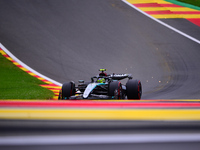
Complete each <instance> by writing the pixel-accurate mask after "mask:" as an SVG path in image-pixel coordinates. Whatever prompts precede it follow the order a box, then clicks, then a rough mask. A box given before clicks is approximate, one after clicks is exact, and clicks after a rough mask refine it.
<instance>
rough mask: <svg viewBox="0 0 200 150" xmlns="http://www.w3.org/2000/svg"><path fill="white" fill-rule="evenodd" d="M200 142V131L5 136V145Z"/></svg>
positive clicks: (0, 142)
mask: <svg viewBox="0 0 200 150" xmlns="http://www.w3.org/2000/svg"><path fill="white" fill-rule="evenodd" d="M160 142H162V143H167V142H200V133H182V134H181V133H177V134H176V133H171V134H170V133H169V134H112V135H111V134H104V135H40V136H3V137H0V146H3V145H10V146H11V145H48V144H50V145H58V144H65V145H68V144H108V143H160Z"/></svg>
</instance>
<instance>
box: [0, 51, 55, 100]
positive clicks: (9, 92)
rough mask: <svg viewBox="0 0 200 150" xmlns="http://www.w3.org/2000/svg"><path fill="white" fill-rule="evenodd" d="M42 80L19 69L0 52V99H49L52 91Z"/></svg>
mask: <svg viewBox="0 0 200 150" xmlns="http://www.w3.org/2000/svg"><path fill="white" fill-rule="evenodd" d="M40 84H44V82H42V81H40V80H39V79H37V78H35V77H33V76H31V75H29V74H27V73H26V72H24V71H23V70H21V69H19V68H18V67H17V66H15V65H14V64H13V63H12V62H10V61H9V60H7V59H6V58H5V57H4V56H2V55H1V54H0V99H49V98H52V97H53V95H54V93H53V92H52V91H50V90H48V89H46V88H43V87H41V86H39V85H40Z"/></svg>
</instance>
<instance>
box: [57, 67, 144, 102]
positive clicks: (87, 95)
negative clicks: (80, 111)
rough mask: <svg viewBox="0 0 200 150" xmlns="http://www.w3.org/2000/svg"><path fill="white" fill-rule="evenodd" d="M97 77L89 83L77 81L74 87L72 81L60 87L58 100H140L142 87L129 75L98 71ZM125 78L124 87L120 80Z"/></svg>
mask: <svg viewBox="0 0 200 150" xmlns="http://www.w3.org/2000/svg"><path fill="white" fill-rule="evenodd" d="M99 71H101V73H99V75H97V76H94V77H92V78H91V81H90V82H84V81H83V80H79V84H78V86H77V87H76V86H75V83H74V82H73V81H71V82H66V83H64V84H63V85H62V89H61V90H60V92H59V96H58V99H59V100H60V99H63V100H65V99H141V96H142V85H141V82H140V80H133V79H132V75H131V74H114V73H113V74H110V75H107V74H106V73H105V71H106V69H100V70H99ZM125 78H127V79H128V81H127V83H126V85H123V84H122V83H121V82H120V80H122V79H125Z"/></svg>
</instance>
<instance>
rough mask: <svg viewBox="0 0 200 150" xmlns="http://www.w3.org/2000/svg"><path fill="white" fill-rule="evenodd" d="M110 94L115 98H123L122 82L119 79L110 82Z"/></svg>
mask: <svg viewBox="0 0 200 150" xmlns="http://www.w3.org/2000/svg"><path fill="white" fill-rule="evenodd" d="M108 96H110V97H111V98H114V99H121V98H122V84H121V82H119V81H113V82H110V84H109V87H108Z"/></svg>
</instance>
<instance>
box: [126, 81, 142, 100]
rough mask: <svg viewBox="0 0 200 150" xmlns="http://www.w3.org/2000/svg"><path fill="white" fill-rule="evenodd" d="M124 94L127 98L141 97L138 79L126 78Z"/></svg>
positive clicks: (140, 86)
mask: <svg viewBox="0 0 200 150" xmlns="http://www.w3.org/2000/svg"><path fill="white" fill-rule="evenodd" d="M126 95H127V98H128V99H141V96H142V84H141V82H140V80H128V82H127V83H126Z"/></svg>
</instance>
